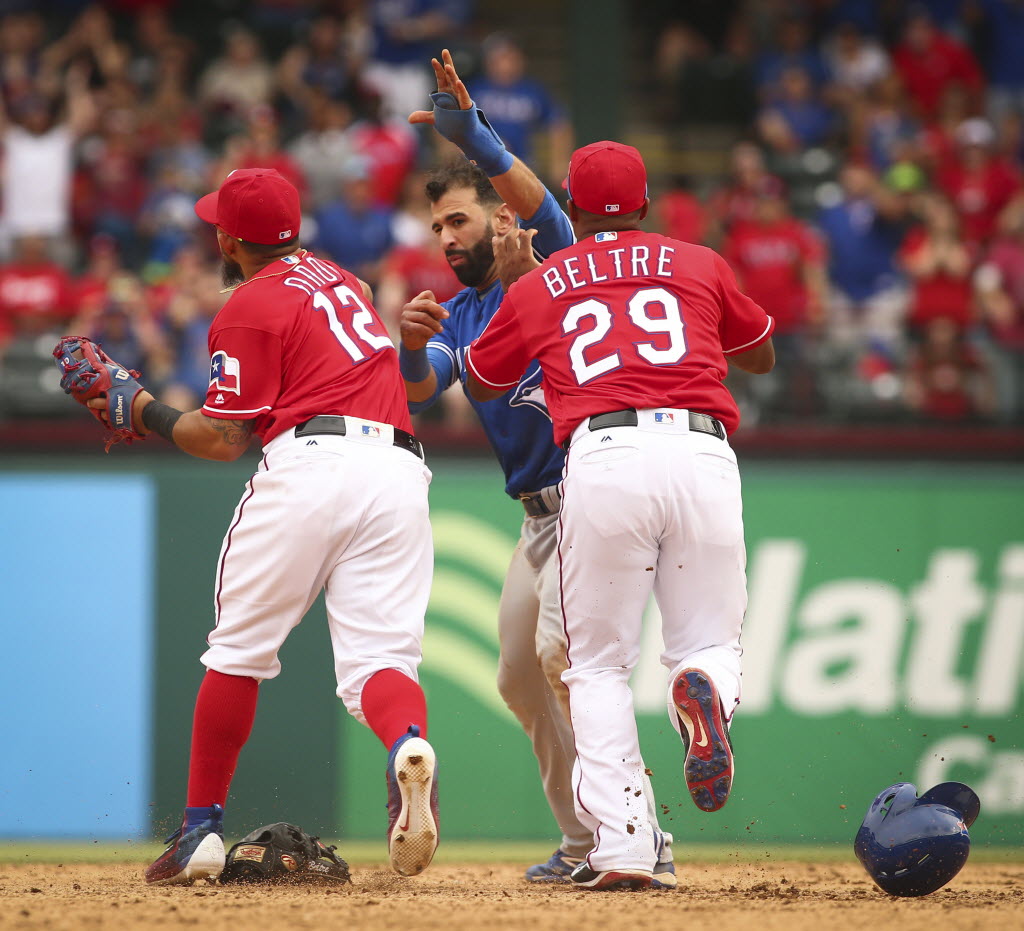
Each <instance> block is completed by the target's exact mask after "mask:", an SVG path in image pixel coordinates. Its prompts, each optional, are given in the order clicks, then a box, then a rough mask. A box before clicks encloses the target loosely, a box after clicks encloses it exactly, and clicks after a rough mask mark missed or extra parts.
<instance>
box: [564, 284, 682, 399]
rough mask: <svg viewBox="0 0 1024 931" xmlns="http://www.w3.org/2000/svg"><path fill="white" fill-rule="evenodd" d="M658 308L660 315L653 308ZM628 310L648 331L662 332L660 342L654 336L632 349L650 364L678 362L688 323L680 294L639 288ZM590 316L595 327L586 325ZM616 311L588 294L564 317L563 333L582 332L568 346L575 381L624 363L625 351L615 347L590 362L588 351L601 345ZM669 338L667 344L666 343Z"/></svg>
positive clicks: (596, 376) (638, 324)
mask: <svg viewBox="0 0 1024 931" xmlns="http://www.w3.org/2000/svg"><path fill="white" fill-rule="evenodd" d="M653 308H658V310H657V311H656V313H657V316H652V315H651V310H652V309H653ZM626 314H627V315H628V317H629V319H630V320H632V321H633V323H634V325H636V326H637V327H639V328H640V329H641V330H643V331H644V332H645V333H650V334H651V335H652V336H659V337H661V338H660V339H659V341H658V342H659V345H655V341H654V340H646V341H641V342H635V343H633V346H632V348H633V351H635V352H636V354H637V355H638V356H640V358H641V359H643V360H645V361H646V362H649V363H650V364H651V365H675V364H676V363H678V362H681V361H682V359H683V357H684V356H685V355H686V323H685V321H684V320H683V315H682V311H681V309H680V307H679V298H678V297H676V295H675V294H673V293H672V292H671V291H669V290H667V289H666V288H644V289H642V290H640V291H637V292H636V294H634V295H633V296H632V297H631V298H630V299H629V301H628V302H627V303H626ZM587 320H592V321H593V327H592V328H590V329H584V326H585V323H586V321H587ZM614 320H615V314H614V312H613V310H612V308H611V306H610V305H609V304H607V303H606V302H605V301H599V300H597V298H589V299H588V300H585V301H580V302H579V303H578V304H573V305H572V306H571V307H570V308H569V309H568V310H567V311H566V312H565V316H564V317H563V318H562V333H563V334H564V335H565V336H570V335H572V334H574V333H578V334H579V335H578V336H576V338H575V339H574V340H573V341H572V343H571V344H570V346H569V361H570V363H571V364H572V372H573V375H574V376H575V377H576V383H577V384H579V385H585V384H586V383H587V382H588V381H593V380H594V379H595V378H598V377H599V376H601V375H604V374H606V373H608V372H613V371H615V369H617V368H619V367H620V366H621V365H622V352H623V351H628V350H619V349H616V350H614V351H613V352H610V353H608V354H606V355H603V356H600V357H599V358H597V359H594V360H593V361H591V362H588V361H587V359H586V355H585V353H586V351H587V350H588V349H590V348H591V347H593V346H598V345H600V343H601V342H602V341H603V340H604V339H605V338H606V337H607V336H608V334H609V333H610V332H611V329H612V324H613V323H614ZM666 339H667V341H668V344H667V345H665V340H666Z"/></svg>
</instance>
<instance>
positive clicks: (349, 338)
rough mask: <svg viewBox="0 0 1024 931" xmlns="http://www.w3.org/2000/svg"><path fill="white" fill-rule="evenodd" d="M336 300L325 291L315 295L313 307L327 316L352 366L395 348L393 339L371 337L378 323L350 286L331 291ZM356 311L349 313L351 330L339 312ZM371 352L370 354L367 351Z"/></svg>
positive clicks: (379, 335) (381, 334) (386, 336)
mask: <svg viewBox="0 0 1024 931" xmlns="http://www.w3.org/2000/svg"><path fill="white" fill-rule="evenodd" d="M331 290H332V291H333V292H334V297H335V298H336V299H337V305H336V304H335V301H332V300H331V299H330V298H329V297H328V296H327V295H326V294H325V293H324V292H323V291H315V292H314V293H313V306H314V307H315V308H316V309H317V310H322V311H323V312H324V313H325V314H327V323H328V325H329V326H330V328H331V332H332V333H333V334H334V338H335V339H336V340H337V341H338V342H339V343H340V344H341V348H342V349H344V350H345V352H346V353H348V355H349V357H350V358H351V359H352V364H353V365H355V364H356V363H358V362H362V361H363V360H364V359H366V358H367V357H368V356H372V355H373V354H374V353H375V352H380V350H381V349H387V348H388V347H390V346H392V342H391V337H390V336H388V335H387V334H384V333H371V332H370V327H371V326H373V324H374V323H376V320H375V318H374V316H373V312H372V311H371V310H370V308H369V307H367V306H366V304H364V303H363V300H362V298H361V297H360V296H359V295H358V294H356V292H355V291H353V290H352V288H350V287H349V286H348V285H347V284H343V285H339V286H338V287H336V288H332V289H331ZM352 307H355V308H356V310H355V312H354V313H346V314H345V316H346V317H347V318H348V326H347V327H346V325H345V323H343V322H342V319H341V315H339V313H338V311H339V309H340V310H342V311H348V310H349V309H350V308H352ZM364 350H367V351H364Z"/></svg>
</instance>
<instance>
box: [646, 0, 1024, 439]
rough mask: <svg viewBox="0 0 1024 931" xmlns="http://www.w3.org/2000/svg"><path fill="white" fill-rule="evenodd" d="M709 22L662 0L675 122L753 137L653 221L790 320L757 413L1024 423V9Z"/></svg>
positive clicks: (786, 8)
mask: <svg viewBox="0 0 1024 931" xmlns="http://www.w3.org/2000/svg"><path fill="white" fill-rule="evenodd" d="M726 5H727V6H729V4H726ZM701 6H702V5H693V7H692V8H691V9H692V10H695V11H696V14H697V15H695V16H691V17H690V18H687V16H686V9H685V8H684V7H683V5H680V4H665V3H661V4H659V3H657V2H655V7H660V8H661V9H660V10H659V15H661V16H664V17H666V20H665V21H663V22H662V23H661V24H660V26H659V28H658V31H657V34H656V37H653V38H652V40H651V44H652V46H653V49H654V54H653V59H654V62H655V64H654V75H653V78H652V89H653V91H654V96H655V99H656V100H657V109H658V113H657V116H658V118H659V120H660V121H661V125H662V126H663V127H664V128H665V129H666V130H667V131H671V132H673V133H674V137H673V138H674V139H675V140H676V142H677V144H679V145H681V146H684V147H685V146H686V145H687V143H688V141H690V142H692V141H693V140H699V139H700V138H702V133H703V134H705V135H706V133H707V130H708V128H709V127H716V126H721V125H722V124H723V122H725V123H727V124H729V125H732V126H734V127H746V128H747V130H746V132H744V133H742V138H741V141H740V142H739V143H738V144H736V145H735V147H734V148H733V150H732V157H731V167H730V172H729V175H728V177H727V178H725V179H724V181H720V180H718V179H714V178H713V179H711V184H708V183H707V181H708V179H707V178H706V177H705V178H700V179H698V178H695V177H692V176H690V177H687V176H680V177H676V178H674V179H673V181H672V184H671V187H670V189H669V190H668V192H667V193H665V194H664V195H663V196H662V197H661V198H660V200H659V201H658V202H657V203H656V210H657V212H658V215H659V216H660V218H661V222H662V224H663V226H664V228H665V229H666V230H667V231H668V232H669V233H670V234H672V235H676V236H678V237H679V238H684V239H690V240H691V241H695V242H704V243H706V244H707V245H710V246H712V247H713V248H716V249H718V250H720V251H721V252H722V254H723V255H724V256H725V257H726V258H727V259H728V260H729V262H730V263H731V265H732V267H733V268H734V269H735V271H736V273H737V276H738V277H739V280H740V283H741V285H742V286H743V287H744V289H745V290H746V291H747V293H749V294H750V295H751V296H752V297H753V298H754V299H756V300H757V301H758V302H759V303H761V304H762V305H763V306H764V307H765V308H766V309H767V310H768V311H769V313H771V314H772V315H773V316H774V317H775V318H776V331H775V332H776V335H775V345H776V350H777V355H778V360H779V364H778V366H777V368H776V371H775V373H773V375H772V376H771V377H770V378H768V379H742V376H740V377H736V376H730V379H731V380H732V381H733V382H734V389H735V391H736V393H737V394H739V395H740V396H741V398H743V400H744V404H745V406H746V407H747V410H748V413H749V414H750V415H751V417H753V418H754V419H758V418H760V419H761V420H763V421H770V420H773V419H786V418H792V417H794V416H798V417H807V416H812V417H819V416H821V415H823V414H826V415H827V416H828V417H829V418H830V419H833V420H845V421H865V420H869V421H874V422H878V421H880V420H881V421H885V420H893V421H901V420H927V421H934V422H946V423H949V422H961V423H962V422H986V421H987V422H1001V423H1017V424H1020V423H1022V422H1024V189H1022V186H1021V169H1022V166H1024V3H1022V2H1020V0H925V2H916V3H903V2H900V3H894V2H885V0H879V2H860V0H824V2H808V3H785V2H773V0H767V2H764V3H747V4H733V5H732V8H733V9H732V14H733V15H731V16H728V17H723V16H722V15H721V11H717V12H716V15H715V16H714V17H713V18H711V19H709V20H706V21H705V20H702V13H706V11H702V10H701V9H699V7H701ZM673 17H675V18H673ZM652 35H653V33H652ZM751 417H748V422H749V420H750V419H751Z"/></svg>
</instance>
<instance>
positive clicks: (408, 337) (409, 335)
mask: <svg viewBox="0 0 1024 931" xmlns="http://www.w3.org/2000/svg"><path fill="white" fill-rule="evenodd" d="M447 316H448V311H447V310H445V309H444V308H443V307H442V306H441V305H440V304H438V303H437V300H436V299H435V298H434V292H433V291H421V292H420V293H419V294H417V295H416V297H414V298H413V299H412V300H411V301H409V303H408V304H406V305H405V306H404V307H403V308H402V320H401V324H400V327H399V332H400V333H401V336H402V345H403V346H404V347H405V348H406V349H409V350H412V351H413V352H415V351H416V350H417V349H422V348H423V347H424V346H426V345H427V342H428V341H429V340H430V337H431V336H433V335H434V334H435V333H440V332H441V329H442V327H441V321H442V320H444V319H445V318H446V317H447Z"/></svg>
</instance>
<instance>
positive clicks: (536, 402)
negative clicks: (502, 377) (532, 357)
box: [508, 363, 551, 420]
mask: <svg viewBox="0 0 1024 931" xmlns="http://www.w3.org/2000/svg"><path fill="white" fill-rule="evenodd" d="M543 377H544V373H543V372H541V370H540V366H539V365H537V364H536V363H534V367H533V368H532V369H531V370H530V371H528V372H527V373H526V374H525V375H524V376H523V378H522V379H521V380H520V382H519V384H518V385H516V386H515V388H514V389H513V391H512V397H511V398H509V399H508V406H509V407H533V408H536V409H537V410H539V411H540V412H541V413H542V414H543V415H544V416H545V417H547V419H548V420H550V419H551V414H549V413H548V402H547V400H546V399H545V397H544V388H543V386H542V385H541V379H542V378H543Z"/></svg>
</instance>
